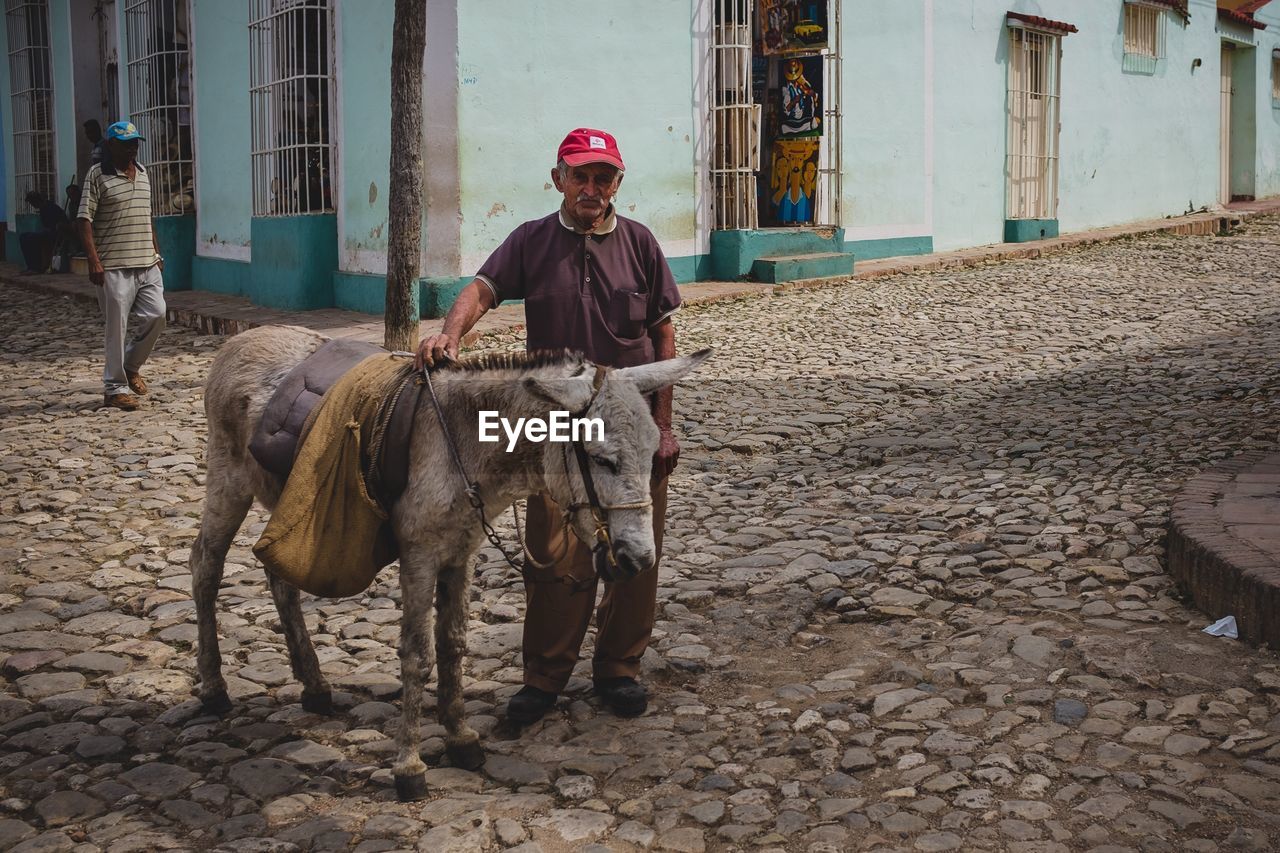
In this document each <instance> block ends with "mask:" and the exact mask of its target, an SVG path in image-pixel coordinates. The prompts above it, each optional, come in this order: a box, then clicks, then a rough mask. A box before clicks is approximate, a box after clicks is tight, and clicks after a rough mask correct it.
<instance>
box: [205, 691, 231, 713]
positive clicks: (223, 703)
mask: <svg viewBox="0 0 1280 853" xmlns="http://www.w3.org/2000/svg"><path fill="white" fill-rule="evenodd" d="M200 707H201V708H202V709H203V710H204V712H205V713H206V714H216V715H217V716H219V717H221V716H222V715H223V714H226V713H227V712H229V711H230V710H231V697H230V696H228V695H227V691H225V690H223V691H221V692H218V693H212V694H210V695H208V696H204V697H202V698H201V699H200Z"/></svg>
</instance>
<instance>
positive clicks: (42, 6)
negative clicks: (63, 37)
mask: <svg viewBox="0 0 1280 853" xmlns="http://www.w3.org/2000/svg"><path fill="white" fill-rule="evenodd" d="M4 8H5V26H6V30H7V32H8V35H9V91H10V95H11V96H12V98H13V162H14V172H15V175H14V177H15V179H16V180H15V182H14V190H15V192H16V196H15V197H16V199H17V202H18V204H17V209H18V210H23V209H25V204H26V202H25V199H26V195H27V193H29V192H31V191H32V190H35V191H36V192H39V193H41V194H43V195H44V197H45V198H48V199H53V200H55V201H56V200H57V199H58V178H57V166H56V164H55V162H54V144H53V75H52V73H51V71H50V58H49V6H48V2H47V0H5V4H4Z"/></svg>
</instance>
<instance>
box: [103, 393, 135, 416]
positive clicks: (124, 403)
mask: <svg viewBox="0 0 1280 853" xmlns="http://www.w3.org/2000/svg"><path fill="white" fill-rule="evenodd" d="M102 405H103V406H104V407H108V408H112V409H123V410H124V411H126V412H132V411H133V410H135V409H137V408H138V398H137V397H135V396H133V395H132V394H107V395H106V396H105V397H103V398H102Z"/></svg>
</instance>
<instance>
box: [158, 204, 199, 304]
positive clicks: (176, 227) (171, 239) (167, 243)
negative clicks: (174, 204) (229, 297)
mask: <svg viewBox="0 0 1280 853" xmlns="http://www.w3.org/2000/svg"><path fill="white" fill-rule="evenodd" d="M152 221H153V222H154V223H155V229H156V241H157V242H158V243H159V244H160V254H161V255H162V256H164V289H165V290H190V289H191V259H192V257H193V256H194V255H195V245H196V218H195V217H194V216H158V217H156V218H155V219H153V220H152Z"/></svg>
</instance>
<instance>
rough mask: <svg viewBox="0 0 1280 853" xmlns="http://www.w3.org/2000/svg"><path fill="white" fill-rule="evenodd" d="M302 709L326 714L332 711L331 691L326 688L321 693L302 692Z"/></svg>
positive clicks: (312, 712)
mask: <svg viewBox="0 0 1280 853" xmlns="http://www.w3.org/2000/svg"><path fill="white" fill-rule="evenodd" d="M302 710H304V711H306V712H307V713H309V714H324V715H326V716H328V715H329V714H332V713H333V691H332V690H326V691H324V692H323V693H307V692H306V691H303V693H302Z"/></svg>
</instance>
